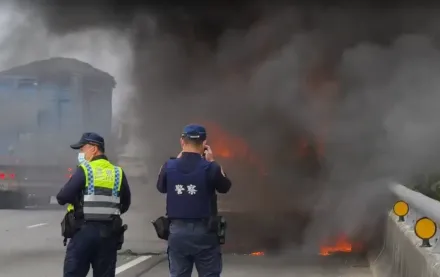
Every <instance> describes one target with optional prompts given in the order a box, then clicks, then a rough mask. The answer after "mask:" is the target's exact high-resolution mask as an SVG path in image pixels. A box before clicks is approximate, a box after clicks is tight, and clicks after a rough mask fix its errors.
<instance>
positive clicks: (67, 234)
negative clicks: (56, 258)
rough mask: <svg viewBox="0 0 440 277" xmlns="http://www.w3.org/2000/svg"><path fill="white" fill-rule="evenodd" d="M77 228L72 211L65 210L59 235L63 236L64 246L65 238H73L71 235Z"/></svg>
mask: <svg viewBox="0 0 440 277" xmlns="http://www.w3.org/2000/svg"><path fill="white" fill-rule="evenodd" d="M77 230H78V226H77V224H76V219H75V214H74V212H73V211H70V212H67V213H66V215H65V216H64V218H63V220H62V221H61V236H63V237H64V240H63V244H64V246H66V244H67V239H71V238H73V235H74V234H75V232H76V231H77Z"/></svg>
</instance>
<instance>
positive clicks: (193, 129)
mask: <svg viewBox="0 0 440 277" xmlns="http://www.w3.org/2000/svg"><path fill="white" fill-rule="evenodd" d="M182 137H185V138H189V139H193V140H206V129H205V127H203V126H202V125H197V124H190V125H187V126H185V128H183V132H182Z"/></svg>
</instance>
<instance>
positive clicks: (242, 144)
mask: <svg viewBox="0 0 440 277" xmlns="http://www.w3.org/2000/svg"><path fill="white" fill-rule="evenodd" d="M204 125H205V126H206V127H207V129H208V133H209V138H208V144H209V145H210V146H211V147H212V149H213V151H214V154H215V155H216V156H217V157H220V158H224V159H235V160H241V161H246V162H248V163H249V164H251V165H252V166H254V167H256V168H257V169H258V171H259V173H260V174H262V175H266V170H265V166H264V164H263V162H262V159H261V158H260V157H259V156H258V155H256V154H254V152H253V151H252V150H251V149H250V147H249V146H248V145H247V143H246V141H245V140H244V139H242V138H240V137H238V136H234V135H232V134H230V133H228V132H227V131H225V130H224V129H223V128H221V127H220V126H219V125H218V124H216V123H214V122H204Z"/></svg>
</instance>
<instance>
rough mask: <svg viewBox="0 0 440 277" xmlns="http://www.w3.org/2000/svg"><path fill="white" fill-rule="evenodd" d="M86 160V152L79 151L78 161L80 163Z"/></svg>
mask: <svg viewBox="0 0 440 277" xmlns="http://www.w3.org/2000/svg"><path fill="white" fill-rule="evenodd" d="M85 161H86V154H84V153H81V152H80V153H78V162H79V163H80V164H82V163H83V162H85Z"/></svg>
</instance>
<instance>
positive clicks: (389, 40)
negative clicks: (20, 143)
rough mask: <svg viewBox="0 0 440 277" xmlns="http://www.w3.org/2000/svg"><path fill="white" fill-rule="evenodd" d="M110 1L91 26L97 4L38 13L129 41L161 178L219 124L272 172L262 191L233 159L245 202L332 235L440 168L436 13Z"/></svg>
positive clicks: (152, 157) (147, 137)
mask: <svg viewBox="0 0 440 277" xmlns="http://www.w3.org/2000/svg"><path fill="white" fill-rule="evenodd" d="M100 3H101V2H100ZM113 4H114V3H110V1H109V3H108V5H107V6H106V7H107V8H102V7H101V8H98V9H91V10H89V11H90V12H88V13H86V14H87V16H86V17H85V16H84V14H85V13H84V12H83V11H84V10H87V9H88V8H87V7H81V8H75V9H73V8H70V9H69V8H66V7H56V6H54V7H49V8H47V7H46V8H41V9H38V10H37V12H36V14H38V15H41V16H42V20H43V22H45V23H46V24H45V26H46V28H47V29H48V31H49V32H50V33H53V34H55V35H66V33H69V32H77V31H78V30H87V29H88V28H101V29H106V30H109V29H110V30H115V31H118V33H123V34H126V35H129V36H130V39H131V50H132V51H133V62H134V64H133V67H132V71H131V73H132V75H131V76H132V82H133V85H134V86H135V87H136V101H135V102H133V103H132V107H133V110H134V112H135V115H132V117H130V120H135V119H136V120H138V121H139V124H140V125H139V128H138V129H137V130H136V131H133V133H132V135H134V136H136V137H138V138H141V139H142V140H143V142H144V146H145V147H146V148H147V149H145V153H147V154H145V156H143V157H142V158H143V159H144V160H145V161H146V163H147V165H148V166H149V168H151V169H152V170H150V173H151V172H152V173H155V170H156V168H157V169H158V168H159V166H160V164H161V163H162V162H163V161H164V159H166V158H167V156H168V155H174V154H175V153H176V152H177V151H178V144H177V138H178V135H179V130H180V128H181V126H182V125H184V124H186V123H188V122H189V121H194V120H209V121H214V122H216V123H218V124H219V125H221V126H222V127H223V128H224V129H226V130H228V131H229V132H231V133H233V134H235V135H237V136H240V137H243V138H244V139H245V140H246V141H247V142H248V144H249V145H250V147H251V148H252V149H254V152H256V153H257V154H258V155H259V156H261V157H263V159H264V162H265V164H266V166H267V170H268V176H267V177H266V179H265V180H264V182H261V184H259V183H258V184H254V183H247V182H246V180H251V175H253V174H254V172H252V171H250V170H249V169H246V167H245V166H243V163H235V164H234V163H231V162H225V163H227V165H225V167H226V170H227V171H228V172H229V174H230V175H231V176H232V178H233V179H235V180H240V182H238V181H236V182H235V184H234V185H235V188H234V190H235V193H238V191H243V188H247V196H246V197H247V198H248V199H249V201H248V202H255V201H260V200H259V199H260V198H259V197H258V194H259V192H258V191H265V192H268V191H272V195H273V197H272V196H271V195H265V197H263V199H265V201H266V202H264V203H263V202H261V203H260V202H259V204H260V206H264V207H266V208H267V209H269V210H270V209H272V208H273V209H275V208H278V209H288V208H292V207H291V206H290V205H294V206H296V208H301V209H302V210H304V211H305V212H306V213H311V214H316V216H315V217H314V218H315V219H316V220H314V221H312V223H311V225H310V226H311V227H310V228H311V230H312V231H316V232H318V231H319V232H321V233H319V234H315V233H316V232H315V233H314V235H322V236H325V235H328V233H329V232H330V233H331V232H341V231H345V232H348V233H350V232H352V231H353V232H354V230H355V229H356V228H360V227H361V226H362V225H364V224H367V225H368V223H366V222H365V218H371V217H370V216H367V214H368V215H369V214H377V213H378V211H379V210H382V209H383V206H382V204H383V203H380V199H381V198H380V196H382V194H383V193H384V192H385V191H386V188H385V185H386V182H385V181H384V180H386V179H388V178H398V179H400V180H406V179H407V178H409V177H410V176H411V175H413V174H415V173H417V172H419V171H421V170H431V169H435V168H436V165H437V163H438V162H440V158H439V156H438V155H437V154H436V152H437V151H438V147H437V142H438V141H439V139H440V123H439V122H438V121H437V118H438V116H440V110H439V109H438V108H437V103H438V102H439V101H440V93H439V92H438V89H440V81H439V79H438V76H439V74H440V63H439V61H440V51H439V48H438V41H436V37H437V35H438V34H439V32H440V30H439V29H438V26H440V24H438V23H440V22H438V21H439V18H440V17H439V14H438V13H439V12H438V11H436V10H429V9H424V8H416V7H411V8H397V7H396V8H394V9H382V10H379V9H375V8H368V7H364V8H332V7H326V8H324V7H319V6H288V5H273V6H267V5H253V6H250V5H249V6H247V7H246V6H241V7H240V9H238V7H236V8H233V7H229V8H224V7H223V6H222V7H212V8H208V7H199V8H198V9H197V8H192V9H191V8H188V7H180V8H179V9H178V8H172V7H171V6H169V7H166V8H163V7H159V6H157V5H156V6H154V7H153V6H146V7H145V8H144V9H139V8H138V9H137V10H138V12H134V11H132V10H131V9H123V8H115V7H113V6H112V5H113ZM269 7H271V8H269ZM118 10H121V11H123V13H121V14H119V13H117V12H115V11H118ZM100 11H102V12H100ZM232 11H236V13H233V12H232ZM60 14H63V15H65V16H60ZM104 48H105V47H104ZM127 70H128V69H127ZM304 134H305V135H306V136H308V137H309V138H313V139H315V140H316V139H322V140H324V144H325V152H324V153H325V154H324V161H322V160H321V165H322V164H323V166H324V168H325V170H323V171H324V173H321V174H320V176H319V178H317V177H316V174H312V175H311V176H310V175H309V176H304V174H301V173H304V171H305V170H306V169H304V168H303V167H302V166H304V164H305V163H306V162H307V161H306V160H299V161H298V159H297V158H296V155H295V145H297V144H298V140H299V137H300V136H302V135H304ZM312 148H315V150H316V145H315V146H313V147H312ZM214 151H215V149H214ZM312 162H313V161H312ZM315 162H316V161H315ZM154 177H155V176H151V177H150V179H154ZM260 179H261V178H260ZM151 185H152V184H151ZM269 188H270V189H269ZM232 193H234V192H232ZM254 196H255V197H254ZM271 197H272V198H271ZM241 199H243V197H241ZM256 199H258V200H256ZM378 202H379V203H378ZM317 203H318V204H317ZM323 211H325V213H324V212H323ZM366 216H367V217H366ZM341 228H342V229H343V230H341ZM322 233H323V234H322Z"/></svg>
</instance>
